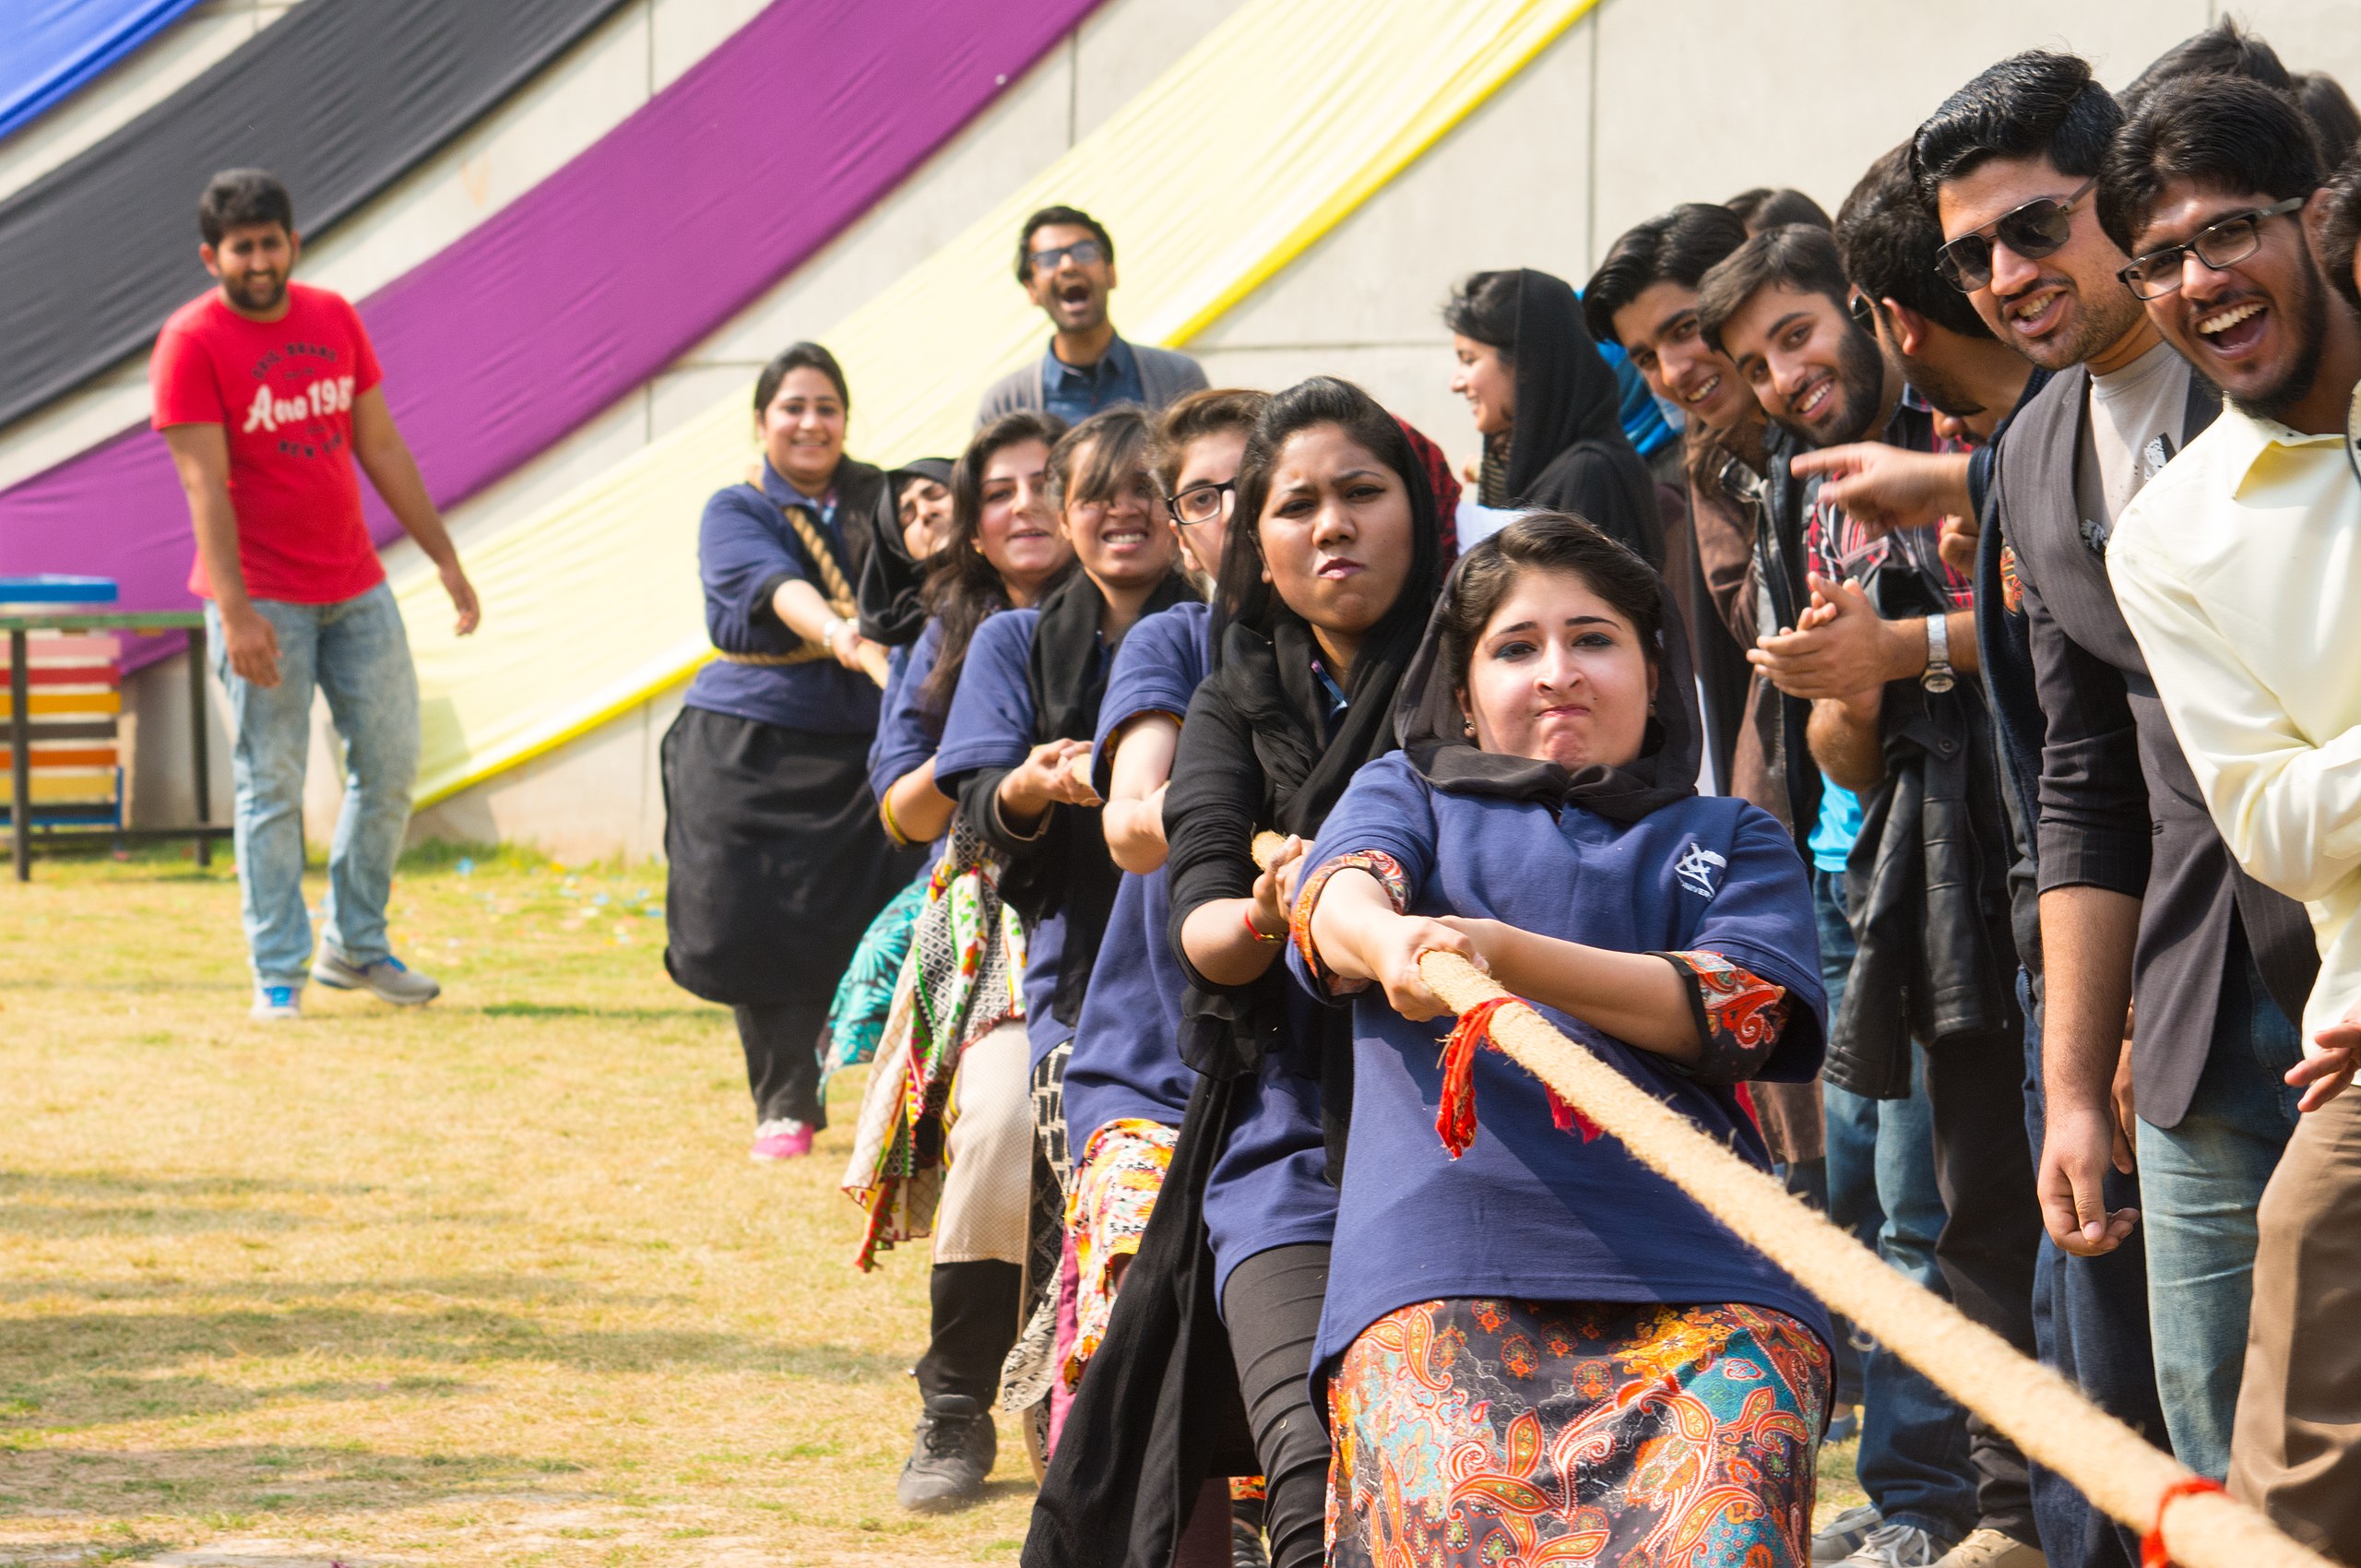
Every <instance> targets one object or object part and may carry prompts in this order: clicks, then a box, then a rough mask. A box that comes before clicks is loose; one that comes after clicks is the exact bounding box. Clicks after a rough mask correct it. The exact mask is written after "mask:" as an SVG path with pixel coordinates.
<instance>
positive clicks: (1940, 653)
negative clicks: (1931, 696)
mask: <svg viewBox="0 0 2361 1568" xmlns="http://www.w3.org/2000/svg"><path fill="white" fill-rule="evenodd" d="M1918 683H1919V684H1920V685H1922V686H1924V687H1926V688H1927V689H1928V691H1930V692H1936V693H1941V692H1948V691H1950V690H1951V689H1952V685H1953V684H1955V683H1956V677H1954V676H1953V674H1952V628H1951V623H1950V622H1949V621H1948V620H1946V619H1944V618H1943V617H1942V616H1940V615H1929V616H1928V617H1927V668H1926V669H1925V670H1923V671H1919V674H1918Z"/></svg>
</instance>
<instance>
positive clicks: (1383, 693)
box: [1165, 436, 1442, 932]
mask: <svg viewBox="0 0 2361 1568" xmlns="http://www.w3.org/2000/svg"><path fill="white" fill-rule="evenodd" d="M1378 456H1380V457H1383V458H1385V459H1386V462H1387V466H1388V467H1390V468H1393V469H1394V470H1395V472H1396V473H1397V474H1398V475H1399V476H1400V478H1401V480H1402V483H1403V488H1404V490H1405V491H1406V493H1408V496H1409V501H1410V540H1411V556H1410V572H1409V575H1408V576H1406V578H1404V579H1403V584H1402V592H1401V594H1400V596H1399V597H1398V598H1396V599H1395V600H1394V606H1393V608H1392V609H1390V610H1388V611H1387V612H1385V614H1384V616H1383V617H1382V619H1381V620H1380V621H1379V622H1378V624H1376V625H1375V626H1373V627H1371V628H1370V632H1369V635H1368V636H1364V637H1363V638H1362V639H1361V646H1360V648H1359V651H1358V653H1357V654H1356V655H1355V657H1354V659H1353V667H1352V671H1351V674H1350V675H1349V677H1348V678H1347V681H1346V682H1345V683H1344V692H1345V701H1346V707H1345V711H1344V713H1343V714H1342V715H1340V716H1338V717H1337V718H1335V719H1331V718H1330V716H1329V708H1330V701H1329V697H1328V693H1327V688H1326V687H1325V685H1324V684H1323V683H1322V682H1321V680H1320V677H1319V675H1318V674H1317V673H1315V672H1314V671H1313V668H1312V666H1313V663H1314V661H1315V660H1319V659H1321V658H1322V654H1321V649H1320V643H1319V639H1318V636H1316V634H1315V633H1314V632H1313V630H1312V627H1311V623H1310V622H1308V621H1306V620H1305V619H1304V618H1303V617H1302V616H1300V615H1299V614H1297V613H1296V612H1294V611H1293V610H1290V609H1289V608H1287V601H1286V600H1282V599H1280V598H1279V596H1278V595H1277V594H1276V593H1275V592H1270V591H1268V590H1267V589H1266V590H1265V591H1264V592H1263V593H1262V594H1259V595H1256V596H1254V600H1252V601H1250V603H1249V604H1247V605H1246V606H1245V607H1243V608H1242V610H1241V612H1240V616H1239V617H1238V618H1237V619H1236V620H1233V621H1230V622H1228V624H1223V625H1219V626H1218V630H1219V636H1216V638H1215V640H1214V669H1213V672H1212V674H1211V675H1209V676H1208V677H1207V678H1206V680H1205V683H1204V686H1202V687H1200V688H1199V690H1200V692H1201V694H1204V697H1205V700H1208V701H1212V702H1216V703H1220V704H1223V705H1226V706H1227V707H1228V708H1229V709H1230V710H1231V711H1232V712H1233V713H1235V714H1236V715H1237V716H1238V717H1239V718H1240V719H1242V720H1244V723H1245V727H1246V730H1247V731H1248V732H1249V733H1251V734H1252V736H1253V737H1254V755H1255V759H1256V760H1257V761H1258V762H1259V763H1260V764H1261V765H1262V774H1263V780H1264V786H1265V788H1266V790H1267V795H1268V807H1269V816H1268V818H1267V821H1268V822H1269V824H1270V826H1273V827H1275V828H1276V829H1277V830H1278V831H1279V832H1282V833H1294V834H1299V835H1301V836H1302V837H1306V838H1309V837H1311V835H1312V834H1314V833H1316V832H1318V831H1319V827H1320V824H1321V823H1322V822H1323V821H1324V820H1326V818H1327V815H1328V808H1329V807H1331V806H1333V805H1335V803H1336V798H1337V797H1338V796H1339V795H1342V794H1343V793H1344V792H1345V786H1346V785H1347V784H1348V783H1350V782H1351V781H1352V777H1353V775H1354V773H1355V772H1357V771H1358V769H1359V768H1360V766H1361V765H1362V764H1363V763H1366V762H1370V761H1371V760H1373V759H1375V758H1377V757H1380V756H1382V755H1384V754H1386V753H1387V752H1390V751H1392V750H1393V749H1394V723H1393V717H1392V714H1393V705H1394V692H1395V690H1396V688H1397V687H1398V686H1399V685H1400V683H1401V680H1402V675H1403V671H1405V670H1406V669H1407V668H1408V666H1409V662H1410V659H1411V657H1412V656H1413V655H1414V654H1416V653H1417V652H1418V640H1419V637H1420V636H1421V634H1422V633H1423V631H1424V629H1425V626H1426V623H1427V616H1428V612H1429V611H1430V609H1431V608H1432V606H1433V604H1434V599H1435V589H1436V588H1437V586H1438V585H1439V584H1440V582H1441V580H1442V524H1441V521H1440V518H1439V515H1438V513H1437V511H1436V508H1435V498H1434V489H1433V486H1432V484H1431V483H1430V481H1429V479H1428V476H1427V469H1426V465H1425V464H1424V462H1423V461H1421V460H1420V457H1419V454H1418V449H1417V448H1416V447H1415V446H1413V445H1411V444H1410V442H1409V439H1408V437H1407V436H1403V437H1402V439H1401V451H1400V452H1399V453H1394V452H1390V451H1389V452H1381V453H1380V454H1378ZM1233 526H1234V527H1245V528H1247V529H1249V531H1250V533H1251V532H1252V524H1251V523H1247V522H1245V521H1244V520H1243V519H1240V522H1239V523H1237V524H1234V525H1233ZM1215 616H1216V623H1217V624H1218V623H1219V622H1220V621H1221V620H1222V615H1221V611H1220V609H1219V607H1218V606H1217V607H1216V610H1215ZM1191 706H1192V707H1194V706H1195V705H1194V704H1193V703H1192V705H1191ZM1235 782H1236V779H1235V778H1218V777H1212V776H1209V775H1208V774H1207V772H1205V771H1204V770H1200V771H1199V772H1198V773H1197V775H1196V777H1194V778H1190V779H1188V780H1185V781H1184V780H1182V779H1181V778H1179V777H1177V776H1176V777H1175V778H1174V779H1173V781H1172V784H1171V786H1170V788H1169V789H1168V790H1167V792H1166V796H1165V799H1166V814H1167V817H1168V819H1169V818H1170V817H1173V816H1177V815H1181V814H1183V811H1184V809H1185V807H1186V806H1187V805H1188V804H1189V803H1190V802H1191V801H1192V795H1193V794H1194V793H1195V792H1196V791H1197V790H1199V789H1200V788H1203V789H1207V790H1214V789H1220V788H1222V787H1224V786H1228V785H1234V784H1235ZM1174 791H1178V792H1179V794H1180V801H1179V802H1178V803H1177V804H1176V802H1174V799H1173V794H1174ZM1175 849H1178V846H1175ZM1224 852H1227V851H1226V850H1225V851H1224ZM1174 874H1175V876H1176V878H1177V877H1178V875H1179V872H1178V871H1177V869H1176V871H1175V873H1174ZM1182 918H1185V917H1183V916H1181V913H1180V910H1179V901H1178V900H1177V899H1176V900H1175V925H1174V930H1175V931H1176V932H1177V931H1178V930H1179V924H1178V921H1179V920H1181V919H1182Z"/></svg>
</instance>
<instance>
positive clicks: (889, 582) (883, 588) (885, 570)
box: [854, 457, 952, 647]
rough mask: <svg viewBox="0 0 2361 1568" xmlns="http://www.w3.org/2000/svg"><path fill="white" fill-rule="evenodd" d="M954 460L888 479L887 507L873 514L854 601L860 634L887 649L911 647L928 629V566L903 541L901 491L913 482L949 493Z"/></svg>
mask: <svg viewBox="0 0 2361 1568" xmlns="http://www.w3.org/2000/svg"><path fill="white" fill-rule="evenodd" d="M951 466H952V465H951V459H950V458H948V457H920V458H918V459H917V460H916V461H914V462H911V463H908V464H906V465H904V466H903V467H901V468H898V469H894V470H893V471H892V472H891V473H889V474H887V475H886V476H885V504H884V505H883V506H882V507H878V508H876V509H874V510H872V512H871V513H870V517H869V559H868V561H867V562H866V563H865V564H863V565H862V567H861V571H860V584H859V585H858V587H857V588H856V589H855V594H854V597H855V598H856V599H857V600H859V601H860V635H861V636H864V637H867V638H868V639H869V640H870V641H872V642H877V643H884V645H885V646H886V647H908V646H909V645H910V644H911V643H914V642H916V641H918V640H919V632H921V631H923V630H924V629H925V628H926V614H927V612H926V595H925V591H924V590H925V588H926V563H925V562H923V561H916V560H912V559H911V557H910V552H909V549H908V546H906V545H905V544H904V543H903V542H902V492H903V491H904V490H905V489H907V488H908V486H909V484H910V482H911V481H913V480H921V479H926V480H932V481H934V482H935V483H937V484H939V485H942V486H943V487H944V488H945V489H948V488H950V484H951Z"/></svg>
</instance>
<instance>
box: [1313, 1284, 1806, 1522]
mask: <svg viewBox="0 0 2361 1568" xmlns="http://www.w3.org/2000/svg"><path fill="white" fill-rule="evenodd" d="M1829 1375H1830V1360H1829V1353H1828V1348H1827V1347H1826V1346H1824V1345H1822V1344H1821V1341H1820V1337H1819V1336H1817V1335H1815V1334H1813V1333H1812V1332H1811V1330H1809V1329H1808V1328H1806V1327H1805V1326H1804V1325H1803V1324H1800V1323H1798V1322H1797V1321H1796V1320H1795V1319H1794V1318H1791V1317H1788V1316H1787V1315H1786V1314H1785V1313H1778V1312H1773V1311H1769V1310H1766V1309H1763V1308H1759V1307H1748V1306H1690V1307H1671V1306H1660V1305H1655V1304H1631V1303H1623V1302H1583V1301H1555V1302H1533V1301H1490V1300H1483V1299H1472V1300H1469V1299H1462V1300H1453V1301H1426V1302H1422V1303H1420V1304H1418V1305H1417V1306H1410V1307H1404V1308H1402V1309H1401V1310H1399V1311H1398V1312H1394V1313H1389V1314H1388V1315H1386V1316H1385V1317H1382V1318H1380V1319H1379V1320H1378V1321H1377V1322H1376V1323H1374V1324H1370V1326H1369V1327H1368V1328H1366V1329H1364V1330H1363V1331H1362V1332H1361V1334H1360V1336H1358V1338H1356V1339H1355V1340H1354V1341H1353V1343H1352V1345H1351V1347H1350V1348H1348V1349H1347V1350H1346V1352H1345V1354H1344V1357H1343V1359H1342V1360H1341V1361H1340V1362H1339V1364H1338V1366H1337V1370H1336V1374H1335V1377H1334V1378H1333V1379H1332V1380H1331V1381H1330V1383H1329V1387H1328V1408H1329V1422H1330V1428H1331V1431H1332V1433H1333V1435H1334V1438H1335V1459H1334V1460H1333V1461H1332V1463H1331V1465H1330V1467H1329V1493H1328V1539H1329V1562H1331V1563H1332V1564H1335V1568H1538V1565H1539V1564H1542V1563H1573V1562H1595V1563H1602V1564H1605V1563H1634V1562H1644V1563H1649V1564H1652V1565H1679V1568H1808V1565H1809V1562H1810V1560H1811V1552H1810V1536H1811V1509H1812V1492H1813V1470H1812V1463H1813V1452H1814V1449H1815V1447H1816V1446H1817V1444H1818V1442H1819V1435H1820V1430H1821V1422H1822V1420H1823V1419H1824V1416H1825V1412H1826V1409H1827V1404H1828V1392H1829Z"/></svg>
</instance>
